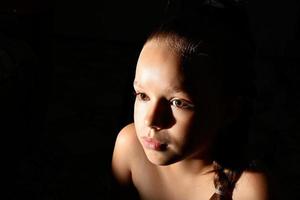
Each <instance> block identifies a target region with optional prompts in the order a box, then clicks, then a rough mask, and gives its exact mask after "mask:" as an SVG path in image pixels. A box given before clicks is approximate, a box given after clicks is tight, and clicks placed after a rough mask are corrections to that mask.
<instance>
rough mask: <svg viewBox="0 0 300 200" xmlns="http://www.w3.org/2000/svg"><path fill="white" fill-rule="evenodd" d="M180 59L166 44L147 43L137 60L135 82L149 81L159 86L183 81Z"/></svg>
mask: <svg viewBox="0 0 300 200" xmlns="http://www.w3.org/2000/svg"><path fill="white" fill-rule="evenodd" d="M183 78H184V76H183V73H182V67H181V57H180V56H178V54H176V53H175V52H174V51H172V50H171V49H170V48H169V47H168V46H167V45H166V44H164V43H161V42H157V41H149V42H147V43H146V44H145V45H144V47H143V49H142V51H141V53H140V56H139V59H138V62H137V67H136V77H135V80H136V81H137V82H139V83H141V84H142V83H143V82H146V81H147V80H151V81H153V82H160V84H163V83H164V84H170V83H172V84H175V83H181V82H182V81H183Z"/></svg>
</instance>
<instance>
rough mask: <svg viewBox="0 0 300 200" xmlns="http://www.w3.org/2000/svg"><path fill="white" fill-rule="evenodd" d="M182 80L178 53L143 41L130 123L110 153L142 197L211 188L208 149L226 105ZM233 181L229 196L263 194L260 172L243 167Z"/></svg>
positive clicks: (204, 192)
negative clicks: (189, 86)
mask: <svg viewBox="0 0 300 200" xmlns="http://www.w3.org/2000/svg"><path fill="white" fill-rule="evenodd" d="M188 83H189V84H191V83H192V81H191V80H189V81H188ZM186 84H187V80H186V77H185V76H184V74H183V73H182V59H181V57H180V56H178V55H177V54H176V53H175V52H173V51H172V50H171V49H170V48H169V47H168V46H167V45H166V44H164V43H163V42H158V41H157V40H151V41H149V42H147V43H146V44H145V46H144V48H143V49H142V51H141V54H140V57H139V60H138V63H137V68H136V76H135V80H134V89H135V91H136V95H137V97H136V101H135V107H134V124H130V125H128V126H126V127H125V128H124V129H123V130H122V131H121V132H120V133H119V135H118V138H117V141H116V144H115V149H114V154H113V159H112V168H113V172H114V175H115V177H116V179H117V181H118V182H119V183H120V184H121V185H129V184H131V183H133V184H134V186H135V187H136V188H137V190H138V192H139V195H140V197H141V199H156V200H159V199H174V200H176V199H187V200H189V199H191V200H192V199H209V198H210V196H211V195H212V194H213V193H214V185H213V175H214V173H213V172H212V169H213V166H212V159H211V154H210V152H211V147H212V146H213V139H214V135H215V132H216V129H217V127H219V126H221V125H222V122H223V121H224V120H222V119H224V116H225V115H226V114H228V113H226V110H228V109H226V107H225V106H224V104H223V103H221V102H220V98H216V97H217V95H215V94H216V93H215V92H212V89H211V90H206V91H203V90H194V91H190V90H188V89H187V88H188V87H187V85H186ZM208 91H209V92H208ZM196 97H198V98H196ZM199 97H201V98H199ZM200 102H201V103H200ZM149 141H150V142H149ZM129 155H130V156H129ZM236 185H237V186H236V189H235V190H234V193H233V198H234V199H241V200H243V199H245V200H252V199H253V200H254V199H255V200H264V199H267V184H266V179H265V177H264V176H263V175H262V174H258V173H250V172H244V173H243V174H242V176H241V178H240V180H239V181H238V182H237V184H236ZM174 191H176V192H174Z"/></svg>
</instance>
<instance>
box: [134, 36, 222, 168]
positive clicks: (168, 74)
mask: <svg viewBox="0 0 300 200" xmlns="http://www.w3.org/2000/svg"><path fill="white" fill-rule="evenodd" d="M181 65H182V59H181V57H180V56H178V55H177V54H176V53H175V52H174V51H172V50H171V49H170V48H169V47H168V46H167V45H166V44H164V43H162V42H160V43H159V42H158V41H157V40H151V41H149V42H147V43H146V44H145V46H144V48H143V49H142V51H141V53H140V56H139V59H138V63H137V68H136V75H135V80H134V89H135V92H136V100H135V106H134V123H135V128H136V133H137V137H138V140H139V141H140V143H141V145H142V147H143V149H144V151H145V154H146V156H147V157H148V159H149V161H150V162H152V163H153V164H156V165H167V164H172V163H174V162H177V161H180V160H183V159H187V158H190V157H195V156H197V157H203V156H204V155H205V156H206V155H207V153H208V149H209V147H210V142H211V141H212V136H213V135H214V134H213V132H214V131H215V128H216V123H217V121H218V119H217V116H218V115H216V113H217V110H218V109H217V106H216V105H217V104H216V101H215V100H214V99H215V98H211V97H210V96H211V95H208V93H207V92H202V91H201V92H199V91H191V90H189V89H187V88H189V87H188V85H186V83H187V82H188V83H189V84H191V83H196V82H197V80H196V79H195V81H193V80H186V77H185V76H184V74H183V71H182V66H181ZM202 83H203V80H202ZM195 97H197V98H195ZM198 97H201V98H198Z"/></svg>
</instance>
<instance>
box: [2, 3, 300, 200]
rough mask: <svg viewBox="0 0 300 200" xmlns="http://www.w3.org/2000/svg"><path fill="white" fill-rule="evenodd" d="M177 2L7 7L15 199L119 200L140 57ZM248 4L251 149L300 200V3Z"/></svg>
mask: <svg viewBox="0 0 300 200" xmlns="http://www.w3.org/2000/svg"><path fill="white" fill-rule="evenodd" d="M166 2H167V1H166V0H161V1H160V0H152V1H137V0H136V1H121V0H119V1H113V0H104V1H98V2H95V1H92V0H85V1H78V2H76V1H67V0H61V1H57V2H55V3H54V2H52V1H50V0H49V1H38V0H23V1H19V2H17V1H8V0H7V1H5V0H2V1H1V2H0V67H1V68H0V81H1V85H0V88H1V94H0V98H1V99H0V101H1V107H0V110H1V129H0V133H1V136H2V144H3V145H2V147H4V149H3V151H2V152H3V154H4V156H3V157H2V158H4V159H3V161H2V166H4V168H5V170H3V177H5V179H3V182H4V183H5V185H6V186H8V188H7V189H6V190H5V191H6V192H5V193H4V194H3V195H6V194H7V195H8V197H7V198H4V199H43V200H44V199H45V200H46V199H47V200H48V199H49V200H50V199H51V200H52V199H53V200H56V199H90V200H92V199H106V198H107V191H108V189H109V181H110V179H109V175H108V172H109V165H110V159H111V153H112V148H113V144H114V140H115V137H116V135H117V133H118V131H119V130H120V129H121V127H122V126H124V125H125V124H127V123H128V122H130V121H131V120H132V117H131V114H132V93H131V92H132V89H131V88H132V86H131V85H132V84H131V83H132V80H133V75H134V68H135V64H136V60H137V57H138V53H139V50H140V48H141V45H142V41H143V39H145V35H146V33H147V31H149V30H150V29H151V27H152V25H153V24H154V23H156V22H157V21H158V20H159V19H160V18H161V17H162V16H163V13H164V8H165V4H166ZM248 2H249V3H248V5H247V12H248V15H249V19H250V25H251V30H252V32H253V35H254V39H255V43H256V46H257V54H256V58H255V69H256V73H257V80H256V85H257V88H258V99H257V102H256V118H255V120H254V122H253V124H252V126H251V127H252V128H251V133H252V134H251V140H250V141H252V143H251V144H252V145H251V148H253V152H254V153H255V154H256V155H257V156H258V157H260V158H262V159H263V160H264V161H265V162H266V167H267V169H268V171H269V173H270V174H271V175H272V177H273V180H272V182H273V184H274V188H275V189H274V190H273V192H274V194H275V196H276V197H277V198H278V199H292V198H293V199H300V198H299V196H300V195H299V194H298V193H299V190H300V184H299V183H298V182H299V177H300V176H299V172H300V170H299V167H300V163H299V153H300V149H299V147H298V142H299V123H298V122H297V119H298V116H297V115H298V113H299V108H300V106H299V103H298V102H299V92H298V88H297V85H298V84H299V73H298V72H299V59H300V56H299V50H300V37H299V35H300V34H299V33H300V24H299V20H300V12H299V11H300V10H299V1H253V0H252V1H251V0H249V1H248ZM237 84H238V83H237ZM2 199H3V198H2Z"/></svg>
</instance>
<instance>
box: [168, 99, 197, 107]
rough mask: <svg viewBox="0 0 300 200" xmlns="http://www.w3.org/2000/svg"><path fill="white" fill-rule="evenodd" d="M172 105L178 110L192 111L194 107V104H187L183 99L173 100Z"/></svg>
mask: <svg viewBox="0 0 300 200" xmlns="http://www.w3.org/2000/svg"><path fill="white" fill-rule="evenodd" d="M171 104H172V105H173V106H175V107H177V108H183V109H191V108H193V107H194V105H193V104H192V103H190V102H187V101H185V100H183V99H172V100H171Z"/></svg>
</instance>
